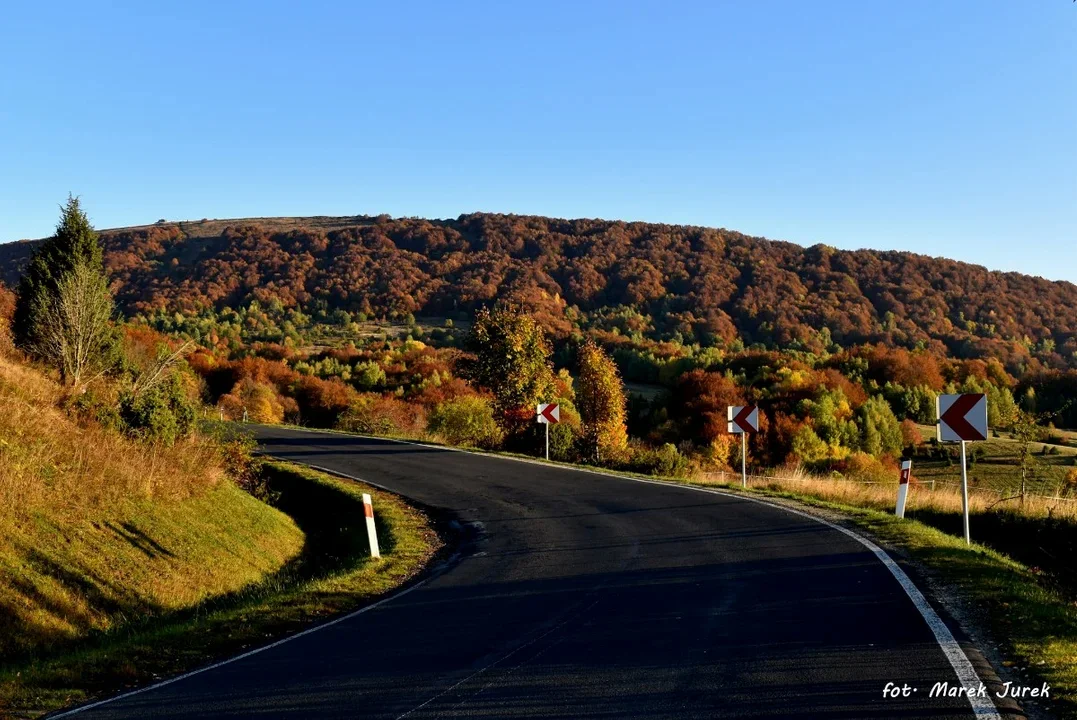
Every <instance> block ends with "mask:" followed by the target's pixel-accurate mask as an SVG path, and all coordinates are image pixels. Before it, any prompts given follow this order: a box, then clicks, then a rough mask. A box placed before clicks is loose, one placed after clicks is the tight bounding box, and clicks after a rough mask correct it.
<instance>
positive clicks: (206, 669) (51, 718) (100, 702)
mask: <svg viewBox="0 0 1077 720" xmlns="http://www.w3.org/2000/svg"><path fill="white" fill-rule="evenodd" d="M300 464H303V465H306V463H300ZM307 467H310V468H313V469H315V470H321V471H322V472H326V473H330V474H332V475H337V476H340V477H344V478H348V479H349V480H355V481H356V482H361V483H363V484H364V485H370V486H371V487H376V488H378V489H379V490H384V491H385V492H392V491H391V490H389V489H388V488H385V487H382V486H381V485H378V484H376V483H372V482H369V481H367V480H363V479H362V478H358V477H355V476H353V475H348V474H346V473H342V472H340V471H338V470H331V469H329V468H322V467H318V466H316V465H307ZM455 558H456V556H455V555H454V556H453V557H451V558H449V559H448V560H446V561H445V562H444V563H442V565H444V566H448V565H451V564H452V563H453V561H454V560H455ZM435 576H436V575H435ZM433 577H434V576H432V577H428V578H426V579H424V580H420V581H419V582H417V583H415V584H414V585H411V586H409V587H407V588H404V589H403V590H401V591H400V592H398V593H394V594H392V595H390V596H389V597H384V598H382V599H381V600H378V601H377V602H376V603H373V604H371V605H367V606H366V607H364V608H359V609H358V610H356V611H354V612H350V613H348V614H347V615H342V616H341V617H338V618H335V619H333V620H330V621H328V622H324V623H321V624H320V625H315V626H314V627H311V628H307V629H306V630H302V631H300V632H297V633H296V634H295V635H289V636H288V637H286V638H281V639H280V640H277V641H276V642H273V643H270V644H269V645H263V646H262V647H259V648H255V649H254V650H248V651H247V652H245V653H243V654H242V655H236V656H235V657H230V658H227V659H225V660H221V661H220V662H216V663H213V664H212V665H207V666H205V667H201V668H198V669H197V670H191V671H190V672H186V673H183V674H182V675H177V676H176V677H174V678H169V679H167V680H162V681H161V682H156V683H154V684H152V685H147V686H146V687H143V688H138V689H136V690H131V691H128V692H125V693H122V694H120V695H116V696H114V697H110V698H105V699H103V700H98V701H97V702H92V703H89V704H88V705H81V706H79V707H77V708H72V709H71V710H66V711H64V712H61V713H59V714H56V715H46V716H45V718H46V720H59V718H65V717H70V716H72V715H78V714H79V713H83V712H86V711H87V710H92V709H94V708H98V707H101V706H102V705H108V704H109V703H114V702H117V701H119V700H125V699H126V698H129V697H133V696H135V695H141V694H142V693H147V692H150V691H151V690H158V689H160V688H163V687H165V686H167V685H172V684H173V683H178V682H179V681H181V680H186V679H187V678H189V677H194V676H195V675H201V674H202V673H204V672H209V671H210V670H216V669H217V668H219V667H223V666H225V665H230V664H231V663H234V662H238V661H239V660H243V659H245V658H249V657H251V656H252V655H257V654H258V653H262V652H265V651H266V650H272V649H273V648H275V647H277V646H279V645H283V644H284V643H287V642H291V641H292V640H298V639H299V638H301V637H303V636H304V635H310V634H311V633H316V632H318V631H319V630H325V629H326V628H329V627H332V626H334V625H337V624H338V623H342V622H345V621H347V620H351V619H352V618H354V617H358V616H359V615H362V614H363V613H365V612H369V611H371V610H373V609H374V608H376V607H378V606H380V605H384V604H385V603H387V602H390V601H392V600H396V599H397V598H401V597H404V596H405V595H407V594H408V593H410V592H412V591H414V590H418V589H419V588H421V587H422V586H423V585H425V584H426V583H428V582H429V581H430V580H432V579H433Z"/></svg>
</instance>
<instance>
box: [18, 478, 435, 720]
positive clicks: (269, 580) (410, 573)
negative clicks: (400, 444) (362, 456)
mask: <svg viewBox="0 0 1077 720" xmlns="http://www.w3.org/2000/svg"><path fill="white" fill-rule="evenodd" d="M267 471H268V474H269V479H270V485H271V487H272V489H273V490H275V491H278V492H279V493H280V499H279V501H278V502H277V505H278V506H279V507H280V508H281V509H282V510H283V511H284V512H286V513H287V516H288V517H289V518H290V521H289V522H292V521H294V523H295V525H296V526H298V528H299V530H301V536H302V537H303V547H302V551H301V552H300V553H299V554H298V555H296V556H295V557H293V558H291V559H290V561H289V562H288V563H287V564H286V565H284V566H283V567H281V568H280V569H279V570H278V571H277V572H275V573H271V574H268V575H263V576H262V577H261V578H260V579H259V578H255V580H256V581H255V582H252V583H248V584H245V585H244V586H243V587H242V589H240V590H239V591H238V592H233V593H230V594H227V595H223V596H218V597H213V598H206V599H205V600H204V601H203V602H201V603H199V604H197V605H195V606H192V607H186V608H180V609H176V610H173V611H171V612H165V613H162V614H159V615H157V616H155V617H153V618H148V619H146V620H145V621H144V622H142V623H131V624H128V625H126V626H123V627H120V628H117V629H116V631H114V632H110V633H102V634H99V635H97V636H96V637H91V638H88V639H86V640H85V641H83V642H82V643H79V644H77V645H73V646H71V647H69V648H68V649H67V650H66V651H61V652H56V653H52V654H51V655H49V656H47V657H41V658H39V659H37V660H36V661H34V662H22V663H17V664H14V665H9V666H8V667H7V668H3V669H0V702H2V701H4V700H6V701H7V703H8V712H9V713H11V714H12V715H13V716H16V717H33V716H36V715H37V714H40V713H41V712H44V711H47V710H51V709H55V708H57V707H61V706H63V705H65V704H70V703H73V702H81V701H84V700H88V699H91V698H93V697H95V696H99V695H107V694H110V693H112V692H115V691H117V690H119V689H121V688H123V687H126V686H130V685H137V684H144V683H147V682H150V681H152V680H154V679H157V678H159V677H164V676H168V675H171V674H175V673H178V672H182V671H185V670H189V669H192V668H195V667H198V666H200V665H203V664H205V663H207V662H209V661H211V660H214V659H217V658H220V657H223V656H227V655H230V654H235V653H236V652H239V651H242V650H245V649H249V648H250V647H253V646H258V645H264V644H265V643H266V642H268V639H269V638H272V637H274V636H281V635H287V634H290V633H292V632H295V631H297V630H300V629H302V628H305V627H307V626H309V625H310V624H311V623H312V622H314V621H317V620H318V619H322V618H327V617H329V616H331V615H334V614H338V613H341V612H344V611H348V610H352V609H355V608H357V607H359V606H361V605H363V604H365V603H367V602H369V601H370V600H371V599H372V598H374V597H376V596H378V595H382V594H385V593H387V592H389V591H391V590H392V589H394V588H396V587H399V586H400V585H401V584H402V583H404V582H406V581H407V580H409V579H410V578H412V577H414V576H415V575H416V574H417V573H419V572H420V571H421V570H422V569H423V568H424V567H425V565H426V563H427V561H428V560H429V559H430V558H431V557H433V556H434V554H435V553H436V552H437V551H438V550H439V549H440V548H441V541H440V540H439V538H438V536H437V533H436V532H435V531H434V529H433V527H432V526H431V525H430V523H429V521H428V519H427V518H426V517H425V516H424V515H422V514H421V513H420V512H418V511H417V510H415V509H414V508H412V507H410V506H408V505H407V504H405V503H404V502H403V501H402V500H400V499H399V498H397V497H395V496H392V495H389V494H387V493H383V492H381V491H378V490H376V489H373V488H369V487H365V486H363V485H360V484H357V483H352V482H350V481H345V480H340V479H336V478H332V477H330V476H327V475H325V474H323V473H317V472H314V471H308V470H306V469H304V468H300V467H298V466H291V465H287V464H284V463H271V464H269V465H268V466H267ZM227 492H228V493H229V494H233V493H234V494H238V495H241V496H242V497H244V498H246V499H245V500H244V502H245V503H256V502H257V501H254V500H253V499H252V498H249V497H248V496H246V495H243V494H242V493H239V491H236V490H228V491H227ZM363 492H369V493H371V494H372V495H373V498H374V506H375V513H376V522H377V524H378V532H379V539H380V544H381V549H382V558H381V559H380V560H372V559H371V558H370V557H369V549H368V547H367V541H366V525H365V520H364V515H363V511H362V493H363ZM211 500H212V498H209V497H207V503H208V502H210V501H211ZM197 505H198V503H194V504H191V505H190V509H191V511H192V512H197V511H198V509H199V508H198V507H197ZM262 507H265V508H266V510H269V508H268V507H267V506H262ZM201 510H202V511H206V512H209V513H211V514H215V510H214V509H212V508H211V507H208V506H203V507H202V508H201ZM272 512H276V511H272ZM245 552H246V551H245V550H244V551H242V553H239V554H245ZM239 554H237V556H238V555H239ZM248 579H249V578H248ZM0 714H3V706H2V705H0Z"/></svg>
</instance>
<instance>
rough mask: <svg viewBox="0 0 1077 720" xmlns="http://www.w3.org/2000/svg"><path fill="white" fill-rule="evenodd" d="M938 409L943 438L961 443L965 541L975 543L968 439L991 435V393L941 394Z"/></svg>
mask: <svg viewBox="0 0 1077 720" xmlns="http://www.w3.org/2000/svg"><path fill="white" fill-rule="evenodd" d="M935 411H936V416H937V417H938V419H939V425H938V440H939V442H959V443H961V510H962V514H963V515H964V526H965V542H966V543H971V542H972V539H971V537H970V535H969V470H968V463H967V460H966V453H965V443H968V442H975V441H977V440H986V439H987V395H983V394H980V393H966V394H964V395H939V396H938V397H937V398H935Z"/></svg>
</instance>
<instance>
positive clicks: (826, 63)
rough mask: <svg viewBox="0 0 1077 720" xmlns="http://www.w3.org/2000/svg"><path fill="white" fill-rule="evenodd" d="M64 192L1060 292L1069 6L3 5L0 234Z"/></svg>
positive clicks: (1075, 123)
mask: <svg viewBox="0 0 1077 720" xmlns="http://www.w3.org/2000/svg"><path fill="white" fill-rule="evenodd" d="M151 6H152V7H151ZM69 191H70V192H73V193H75V194H77V195H81V196H82V198H83V201H84V203H85V206H86V208H87V210H88V211H89V213H90V216H91V219H92V220H93V221H94V223H95V224H96V225H97V226H98V227H101V228H105V227H115V226H121V225H132V224H143V223H148V222H153V221H155V220H157V219H158V218H167V219H170V220H174V219H199V218H203V217H210V218H227V217H245V216H257V215H314V214H327V215H352V214H361V213H362V214H372V215H374V214H379V213H389V214H391V215H394V216H400V215H417V216H424V217H456V216H457V215H459V214H461V213H464V212H471V211H477V210H484V211H495V212H515V213H528V214H541V215H552V216H560V217H602V218H618V219H626V220H648V221H657V222H669V223H689V224H699V225H710V226H717V227H726V228H731V229H736V230H740V231H743V232H746V233H751V234H755V235H764V236H767V237H771V238H775V239H784V240H791V241H793V242H797V243H800V244H803V245H811V244H814V243H817V242H825V243H828V244H830V245H835V246H838V247H842V248H857V247H871V248H884V249H904V250H913V251H916V252H921V253H927V254H930V255H943V256H947V257H953V258H958V259H962V260H969V261H972V262H976V263H979V264H982V265H986V266H987V267H989V268H992V269H1004V270H1018V271H1022V272H1027V273H1032V274H1036V275H1042V276H1044V277H1047V278H1051V279H1067V280H1071V281H1077V4H1074V3H1072V2H1070V1H1069V0H1027V1H1026V0H969V1H968V2H957V1H956V0H926V1H919V0H901V1H900V2H865V1H864V0H850V1H848V2H836V1H834V2H831V1H829V0H816V1H814V2H805V1H804V0H796V1H792V0H790V1H788V2H784V1H783V2H779V1H776V0H737V1H735V2H734V1H733V0H729V1H728V2H717V1H716V2H704V1H700V2H657V1H656V2H649V3H639V2H628V1H624V0H619V1H617V2H608V3H601V2H585V1H579V0H577V1H573V2H550V1H549V0H543V1H542V2H530V3H523V2H520V3H517V2H488V3H473V2H455V1H454V2H430V3H417V2H404V1H401V2H346V1H344V0H337V1H335V2H304V3H297V2H283V1H278V0H261V1H259V2H249V3H247V2H200V1H199V2H196V1H191V0H187V1H184V2H174V3H167V4H166V3H160V4H158V3H146V2H141V0H139V1H138V2H112V3H92V2H89V3H88V2H77V3H68V2H48V3H30V2H25V3H9V4H8V5H6V6H5V9H4V11H3V17H2V19H0V241H7V240H15V239H19V238H24V237H41V236H45V235H48V234H49V233H50V232H51V231H52V228H53V226H54V225H55V221H56V218H57V215H58V205H59V203H61V202H62V201H63V200H64V199H65V198H66V196H67V193H68V192H69Z"/></svg>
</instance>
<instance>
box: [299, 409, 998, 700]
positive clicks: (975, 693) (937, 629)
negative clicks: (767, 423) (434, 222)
mask: <svg viewBox="0 0 1077 720" xmlns="http://www.w3.org/2000/svg"><path fill="white" fill-rule="evenodd" d="M289 429H292V428H289ZM296 429H300V430H304V431H306V432H310V433H314V434H319V431H317V430H308V429H306V428H296ZM321 434H325V433H321ZM339 434H341V435H346V436H347V435H353V436H356V437H363V438H369V439H371V440H388V441H390V442H396V443H401V444H404V445H416V446H418V447H426V448H435V449H438V450H448V451H451V452H459V453H465V454H467V455H477V456H480V457H487V458H496V459H498V460H508V461H513V462H522V463H528V464H529V465H540V466H542V467H545V468H551V469H554V470H566V471H569V472H583V473H590V474H592V475H601V476H603V477H611V478H619V479H621V480H631V481H633V482H639V483H647V484H649V485H661V486H663V487H675V488H684V489H686V490H693V491H695V492H704V493H710V494H712V495H723V496H725V497H733V498H738V499H741V500H747V501H748V502H754V503H758V504H760V505H766V506H767V507H772V508H775V509H777V510H783V511H785V512H788V513H792V514H794V515H800V516H801V517H805V518H808V519H809V520H814V521H816V522H818V523H821V524H823V525H826V526H827V527H829V528H832V529H834V530H837V531H838V532H841V533H844V534H845V535H848V536H849V537H851V538H853V539H854V540H856V541H857V542H859V543H860V544H861V545H863V546H864V547H866V548H867V549H868V550H870V551H871V552H872V554H874V555H875V557H876V558H878V560H879V562H881V563H882V564H883V566H884V567H886V569H887V570H889V571H890V574H891V575H893V576H894V579H895V580H897V581H898V584H899V585H900V586H901V589H902V590H904V591H905V594H906V595H908V596H909V599H910V600H912V604H913V605H914V606H915V607H916V609H917V611H919V613H920V616H921V617H922V618H923V619H924V622H925V623H927V626H928V628H930V630H931V632H932V634H934V636H935V642H937V643H938V645H939V648H940V649H941V650H942V652H943V654H944V655H945V656H946V659H947V660H949V661H950V666H951V667H952V668H953V669H954V673H955V674H956V675H957V679H958V680H959V681H960V682H961V686H962V687H963V688H964V689H965V691H966V696H967V697H968V701H969V705H970V706H971V707H972V711H973V713H974V714H975V715H976V717H978V718H985V719H986V720H1001V718H1002V716H1001V715H1000V714H999V712H998V708H996V707H995V703H994V702H993V701H992V700H991V698H990V697H981V696H980V692H979V690H980V686H981V684H985V683H983V680H981V679H980V676H979V675H978V674H977V673H976V668H974V667H973V666H972V662H971V661H970V660H969V659H968V656H966V655H965V651H964V650H962V649H961V645H960V644H959V643H958V642H957V639H956V638H955V637H954V635H953V633H951V632H950V628H948V627H946V623H945V622H943V620H942V618H941V617H939V614H938V613H937V612H935V609H934V608H932V607H931V603H929V602H928V601H927V598H926V597H924V594H923V593H922V592H920V589H919V588H918V587H916V584H915V583H913V581H912V579H911V578H910V577H909V576H908V575H907V574H906V573H905V571H904V570H902V569H901V566H900V565H898V564H897V563H896V562H894V560H893V558H891V557H890V555H889V554H888V553H887V552H886V551H885V550H883V549H882V548H881V547H879V546H878V545H876V544H875V543H873V542H872V541H871V540H868V539H867V538H866V537H864V536H863V535H860V534H859V533H857V532H854V531H853V530H850V529H848V528H845V527H842V526H841V525H837V524H835V523H832V522H830V521H828V520H824V519H823V518H821V517H818V516H816V515H812V514H811V513H806V512H803V511H801V510H796V509H795V508H791V507H787V506H785V505H781V504H779V503H772V502H767V501H766V500H762V499H760V498H754V497H750V496H748V495H744V494H743V493H734V492H729V491H727V490H717V489H714V488H703V487H698V486H695V485H688V484H683V483H675V482H669V481H666V480H647V479H644V478H637V477H632V476H631V475H619V474H617V473H614V472H604V471H602V470H594V469H591V468H575V467H571V466H568V465H559V464H555V463H547V462H543V461H541V460H531V459H528V458H518V457H511V456H508V455H496V454H493V453H480V452H474V451H472V450H465V449H462V448H454V447H449V446H446V445H431V444H429V443H421V442H415V441H413V440H398V439H396V438H385V437H378V436H376V435H358V434H355V433H339ZM311 467H313V466H311ZM327 472H335V471H332V470H330V471H327ZM336 474H338V475H340V474H341V473H336ZM364 482H365V481H364Z"/></svg>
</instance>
